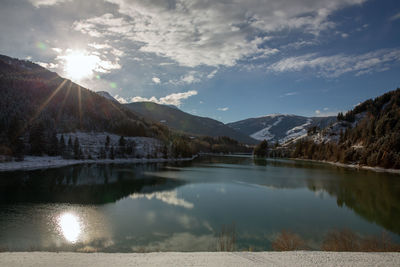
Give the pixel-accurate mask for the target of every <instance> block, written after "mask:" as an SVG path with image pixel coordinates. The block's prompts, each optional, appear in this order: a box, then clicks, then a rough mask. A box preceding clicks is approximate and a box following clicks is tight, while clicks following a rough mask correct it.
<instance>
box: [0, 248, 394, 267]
mask: <svg viewBox="0 0 400 267" xmlns="http://www.w3.org/2000/svg"><path fill="white" fill-rule="evenodd" d="M0 266H9V267H12V266H44V267H45V266H57V267H61V266H84V267H88V266H96V267H97V266H98V267H101V266H107V267H108V266H385V267H389V266H400V253H359V252H304V251H299V252H194V253H190V252H186V253H185V252H159V253H126V254H123V253H122V254H121V253H109V254H108V253H93V254H85V253H68V252H66V253H53V252H5V253H0Z"/></svg>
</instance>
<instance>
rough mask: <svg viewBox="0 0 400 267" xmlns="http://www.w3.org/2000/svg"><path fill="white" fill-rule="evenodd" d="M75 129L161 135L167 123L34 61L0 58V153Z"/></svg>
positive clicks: (15, 151) (123, 133)
mask: <svg viewBox="0 0 400 267" xmlns="http://www.w3.org/2000/svg"><path fill="white" fill-rule="evenodd" d="M76 130H80V131H94V132H110V133H115V134H119V135H125V136H149V137H157V138H161V139H162V138H165V136H166V135H168V129H167V128H166V127H164V126H161V125H157V124H154V123H149V122H146V121H144V120H143V119H140V118H139V117H138V116H137V115H136V114H134V113H133V112H132V111H130V110H128V109H126V108H124V107H123V106H122V105H120V104H118V103H114V102H112V101H110V100H108V99H106V98H104V97H102V96H99V95H98V94H96V93H95V92H93V91H90V90H88V89H86V88H83V87H81V86H79V85H78V84H75V83H73V82H71V81H70V80H67V79H64V78H62V77H60V76H58V75H57V74H56V73H53V72H50V71H48V70H46V69H45V68H42V67H40V66H39V65H37V64H34V63H31V62H28V61H22V60H17V59H13V58H10V57H7V56H0V144H1V145H0V147H1V148H0V150H1V151H0V152H1V153H0V154H15V153H20V151H18V150H21V149H27V148H26V147H25V148H23V144H28V145H31V147H30V148H28V150H29V149H31V148H32V145H34V144H35V143H37V142H35V141H37V140H35V139H38V138H40V139H42V140H50V139H51V137H52V136H53V135H54V134H55V133H63V132H74V131H76ZM39 143H40V142H39ZM39 145H40V144H39ZM38 149H40V147H39V148H38Z"/></svg>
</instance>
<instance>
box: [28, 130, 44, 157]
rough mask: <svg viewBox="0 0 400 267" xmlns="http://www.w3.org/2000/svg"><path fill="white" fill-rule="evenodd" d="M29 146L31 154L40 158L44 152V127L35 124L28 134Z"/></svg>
mask: <svg viewBox="0 0 400 267" xmlns="http://www.w3.org/2000/svg"><path fill="white" fill-rule="evenodd" d="M29 144H30V145H31V154H32V155H37V156H41V155H43V153H44V152H45V148H46V142H45V137H44V126H43V124H42V123H38V124H35V125H33V126H32V127H31V129H30V132H29Z"/></svg>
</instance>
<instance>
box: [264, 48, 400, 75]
mask: <svg viewBox="0 0 400 267" xmlns="http://www.w3.org/2000/svg"><path fill="white" fill-rule="evenodd" d="M399 61H400V49H381V50H377V51H373V52H369V53H365V54H361V55H345V54H338V55H333V56H319V55H318V54H316V53H312V54H306V55H302V56H295V57H289V58H285V59H282V60H280V61H278V62H275V63H273V64H272V65H270V66H269V67H268V70H269V71H272V72H288V71H303V70H307V69H309V70H311V71H313V72H315V73H317V75H318V76H323V77H339V76H341V75H343V74H347V73H354V74H355V75H356V76H359V75H363V74H367V73H372V72H379V71H385V70H387V69H388V68H389V67H390V66H391V65H393V64H397V63H398V62H399Z"/></svg>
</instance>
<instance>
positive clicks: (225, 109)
mask: <svg viewBox="0 0 400 267" xmlns="http://www.w3.org/2000/svg"><path fill="white" fill-rule="evenodd" d="M228 109H229V108H228V107H224V108H217V110H219V111H227V110H228Z"/></svg>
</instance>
